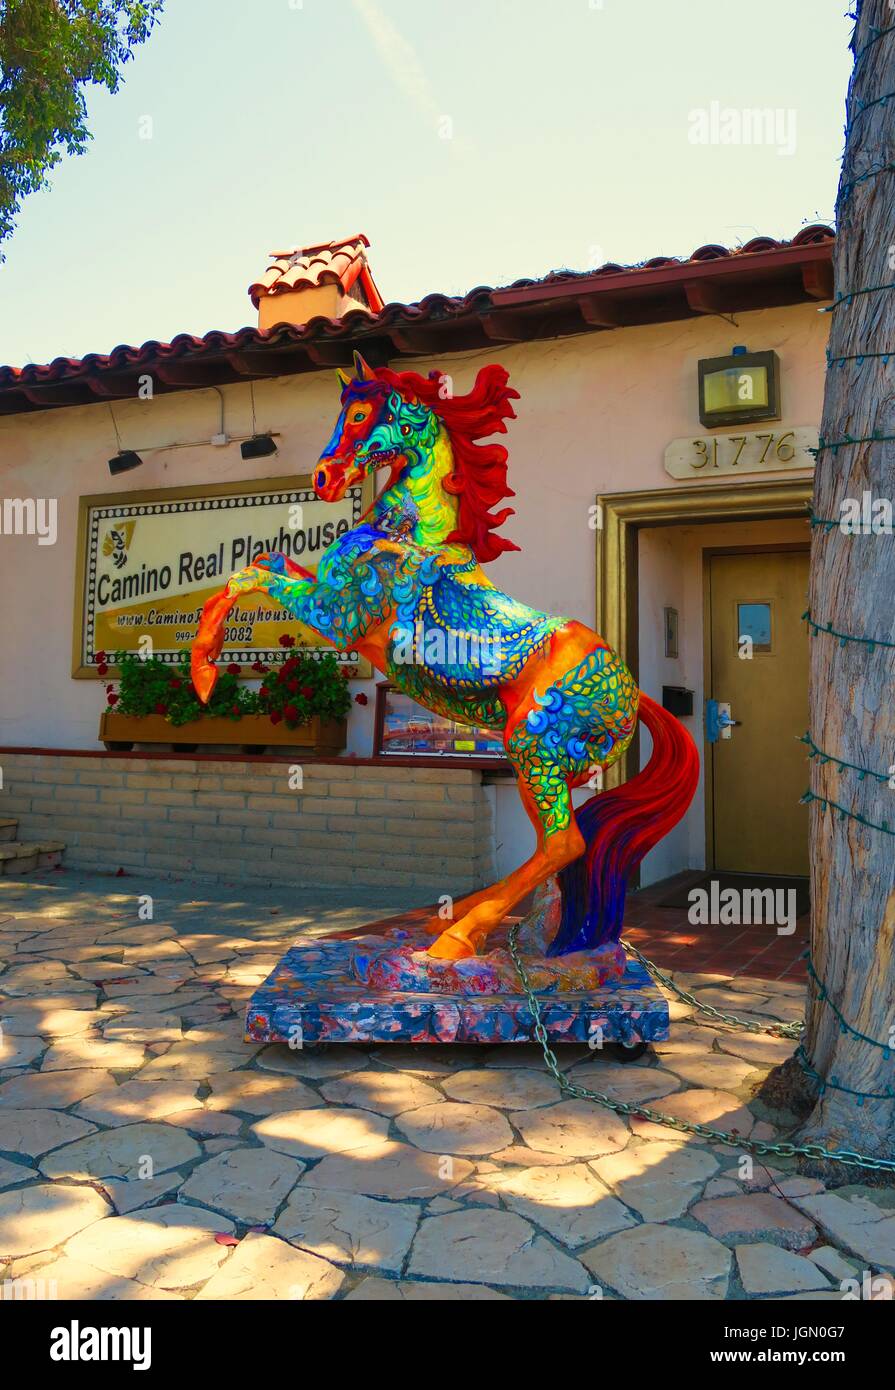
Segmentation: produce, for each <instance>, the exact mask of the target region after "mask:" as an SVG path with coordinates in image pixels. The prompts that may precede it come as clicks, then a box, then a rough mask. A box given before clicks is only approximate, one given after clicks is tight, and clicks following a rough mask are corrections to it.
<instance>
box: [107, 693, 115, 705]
mask: <svg viewBox="0 0 895 1390" xmlns="http://www.w3.org/2000/svg"><path fill="white" fill-rule="evenodd" d="M107 698H108V701H109V704H110V705H117V704H118V696H117V695H116V694H115V692H114V690H113V691H112V694H111V695H109V696H108V697H107Z"/></svg>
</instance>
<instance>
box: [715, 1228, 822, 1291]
mask: <svg viewBox="0 0 895 1390" xmlns="http://www.w3.org/2000/svg"><path fill="white" fill-rule="evenodd" d="M736 1257H737V1266H738V1268H739V1272H740V1280H741V1282H742V1285H743V1288H744V1289H745V1291H746V1293H753V1294H765V1293H797V1292H799V1291H800V1290H804V1289H828V1288H829V1287H830V1281H829V1279H825V1278H824V1276H823V1274H821V1272H820V1270H819V1269H818V1267H817V1265H816V1264H812V1262H811V1260H806V1259H804V1258H803V1257H802V1256H801V1255H793V1254H792V1253H791V1252H790V1251H789V1250H781V1249H780V1248H779V1247H778V1246H776V1245H766V1244H765V1243H764V1242H762V1241H759V1242H758V1244H756V1245H738V1246H737V1247H736Z"/></svg>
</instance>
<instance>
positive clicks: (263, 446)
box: [239, 434, 277, 459]
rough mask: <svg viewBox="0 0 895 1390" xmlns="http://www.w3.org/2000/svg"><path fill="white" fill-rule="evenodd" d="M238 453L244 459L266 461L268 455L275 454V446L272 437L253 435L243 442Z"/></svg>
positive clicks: (269, 435)
mask: <svg viewBox="0 0 895 1390" xmlns="http://www.w3.org/2000/svg"><path fill="white" fill-rule="evenodd" d="M239 452H240V453H241V454H242V456H243V458H244V459H266V458H267V457H268V456H269V455H270V454H275V453H276V452H277V446H276V443H275V442H274V438H273V435H271V434H253V435H252V437H251V439H245V440H243V442H242V444H240V446H239Z"/></svg>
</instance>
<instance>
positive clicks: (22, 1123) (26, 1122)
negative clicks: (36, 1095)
mask: <svg viewBox="0 0 895 1390" xmlns="http://www.w3.org/2000/svg"><path fill="white" fill-rule="evenodd" d="M2 1115H3V1118H2V1121H0V1144H2V1146H3V1148H4V1149H5V1150H6V1152H7V1153H20V1154H27V1156H28V1157H29V1158H39V1157H40V1155H41V1154H45V1153H48V1152H49V1151H50V1150H51V1149H58V1148H59V1147H60V1146H61V1145H62V1144H70V1143H71V1142H72V1140H74V1139H80V1138H82V1137H83V1136H84V1135H85V1134H92V1133H93V1132H94V1130H95V1128H96V1126H95V1125H91V1124H88V1123H87V1121H86V1120H79V1119H77V1117H76V1116H74V1115H66V1114H65V1113H64V1111H61V1110H24V1109H22V1110H12V1109H6V1110H4V1111H3V1112H2Z"/></svg>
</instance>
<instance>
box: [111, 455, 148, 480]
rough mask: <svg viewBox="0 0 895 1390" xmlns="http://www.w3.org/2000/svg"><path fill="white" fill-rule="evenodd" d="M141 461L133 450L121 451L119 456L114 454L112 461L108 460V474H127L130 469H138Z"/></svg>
mask: <svg viewBox="0 0 895 1390" xmlns="http://www.w3.org/2000/svg"><path fill="white" fill-rule="evenodd" d="M142 462H143V460H142V459H141V458H140V455H139V454H137V453H135V452H134V450H133V449H122V451H121V453H120V454H116V455H115V457H114V458H113V459H109V472H110V473H111V474H112V475H113V477H114V475H115V474H116V473H127V472H129V470H130V469H131V468H139V467H140V464H141V463H142Z"/></svg>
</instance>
